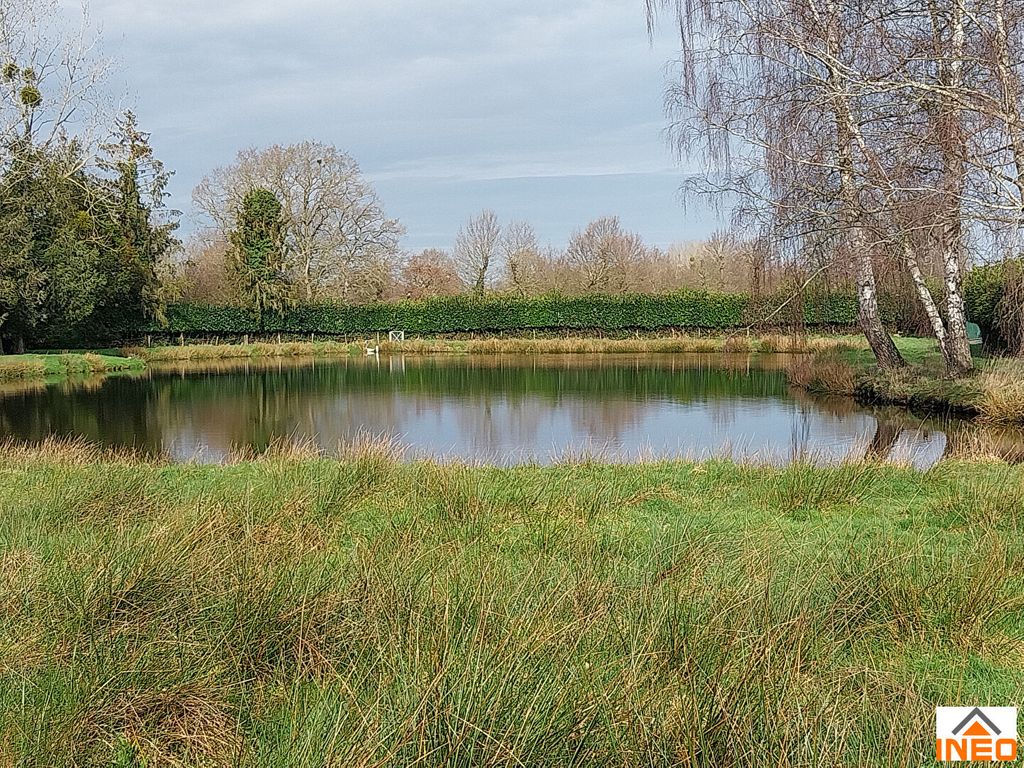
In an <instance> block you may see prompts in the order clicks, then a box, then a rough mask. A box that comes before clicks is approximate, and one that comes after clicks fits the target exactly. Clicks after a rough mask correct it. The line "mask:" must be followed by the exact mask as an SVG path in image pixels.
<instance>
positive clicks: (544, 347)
mask: <svg viewBox="0 0 1024 768" xmlns="http://www.w3.org/2000/svg"><path fill="white" fill-rule="evenodd" d="M863 346H864V341H863V339H861V338H859V337H857V336H787V335H782V334H770V335H761V336H745V335H737V336H683V335H676V336H654V337H651V336H638V337H636V338H625V339H602V338H587V337H565V338H544V337H541V338H526V337H524V338H493V339H409V340H407V341H404V342H389V341H379V340H377V339H367V340H364V341H355V342H335V341H322V342H304V341H293V342H282V343H277V344H275V343H257V344H186V345H182V346H166V347H131V348H128V349H126V350H125V353H126V354H129V355H132V356H133V357H139V358H141V359H143V360H147V361H151V362H167V361H178V360H213V359H232V358H245V357H254V358H255V357H299V356H330V355H360V354H364V353H365V350H366V348H367V347H370V348H376V347H379V349H380V352H381V354H408V355H416V354H574V353H580V354H586V353H623V354H627V353H632V354H635V353H647V352H650V353H666V352H824V351H835V350H855V349H859V348H861V347H863Z"/></svg>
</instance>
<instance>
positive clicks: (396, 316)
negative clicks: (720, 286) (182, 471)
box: [148, 291, 857, 336]
mask: <svg viewBox="0 0 1024 768" xmlns="http://www.w3.org/2000/svg"><path fill="white" fill-rule="evenodd" d="M781 301H782V300H781V299H780V301H779V302H778V303H775V304H774V305H773V303H772V300H770V299H767V300H762V301H760V302H756V303H755V302H753V301H752V300H751V298H750V296H748V295H746V294H734V293H708V292H703V291H682V292H678V293H671V294H662V295H619V296H605V295H597V296H541V297H536V298H519V297H512V296H503V295H499V296H486V297H483V298H477V297H472V296H453V297H444V298H433V299H427V300H424V301H400V302H394V303H387V304H369V305H365V306H346V305H341V304H311V305H303V306H297V307H295V308H293V309H292V310H291V311H289V312H288V313H286V314H285V315H284V316H283V317H278V316H268V317H265V318H264V322H263V323H262V327H261V325H260V323H258V322H257V319H256V318H255V317H254V316H253V314H252V313H251V312H250V311H248V310H246V309H244V308H240V307H225V306H220V307H218V306H204V305H196V304H173V305H171V306H169V307H168V308H167V313H166V314H167V320H168V323H167V325H166V326H165V327H160V328H157V327H154V328H150V329H148V330H149V331H151V332H154V333H172V334H179V333H181V334H185V335H218V334H220V335H238V334H246V333H253V334H258V333H279V332H280V333H295V334H308V333H317V334H323V335H331V336H342V335H350V334H358V333H368V332H386V331H390V330H403V331H406V332H407V333H410V334H414V335H434V334H447V333H467V332H484V333H486V332H502V331H518V330H540V329H594V330H600V331H620V330H633V329H636V330H657V329H659V328H692V329H694V330H722V329H727V328H742V327H744V326H747V325H750V324H752V323H755V322H757V321H758V320H759V319H760V318H762V317H764V316H765V315H766V314H768V312H770V311H771V308H772V307H773V306H778V304H779V303H781ZM793 309H794V310H796V312H799V311H800V304H799V302H796V303H794V304H793ZM787 310H789V308H787ZM793 314H794V312H793V311H785V310H784V311H783V312H782V313H780V314H779V315H778V316H776V317H775V318H774V319H773V321H772V324H774V325H786V324H788V323H791V322H792V319H793ZM803 321H804V323H806V324H807V325H809V326H836V327H840V326H852V325H856V323H857V300H856V297H854V296H851V295H846V294H827V295H819V296H812V297H808V298H805V300H804V303H803Z"/></svg>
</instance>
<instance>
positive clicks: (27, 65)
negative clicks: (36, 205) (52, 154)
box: [0, 0, 117, 173]
mask: <svg viewBox="0 0 1024 768" xmlns="http://www.w3.org/2000/svg"><path fill="white" fill-rule="evenodd" d="M100 42H101V41H100V35H99V33H98V32H97V31H96V29H95V28H94V27H93V26H92V25H91V23H90V21H89V16H88V13H87V12H86V9H85V7H84V6H83V7H82V10H81V13H80V18H79V19H78V21H77V24H76V23H75V22H74V21H73V20H72V19H71V18H70V17H69V15H68V9H67V7H66V6H65V4H64V3H61V2H59V0H4V2H2V3H0V159H3V160H4V162H6V161H8V160H9V153H10V152H11V151H12V150H13V148H15V147H17V146H31V147H34V148H36V149H45V148H46V147H48V146H49V145H50V144H51V143H53V142H54V141H56V140H64V139H66V138H67V137H68V136H70V135H74V136H75V139H76V141H77V142H78V144H79V146H81V147H82V149H83V152H82V153H81V155H82V157H83V159H84V160H86V161H87V160H89V159H90V158H91V153H92V151H93V150H94V148H95V147H96V146H97V144H98V142H99V141H100V140H101V139H102V138H103V136H104V135H105V133H106V132H107V131H108V130H109V127H110V124H111V121H112V118H113V116H114V114H115V113H116V111H117V110H116V109H115V108H114V105H113V102H112V100H111V98H110V97H109V94H108V93H107V91H106V89H105V87H104V86H105V84H106V82H107V80H108V77H109V74H110V71H111V60H110V59H109V58H107V57H106V56H104V55H103V54H102V52H101V50H100ZM77 170H80V168H72V169H69V173H73V172H74V171H77Z"/></svg>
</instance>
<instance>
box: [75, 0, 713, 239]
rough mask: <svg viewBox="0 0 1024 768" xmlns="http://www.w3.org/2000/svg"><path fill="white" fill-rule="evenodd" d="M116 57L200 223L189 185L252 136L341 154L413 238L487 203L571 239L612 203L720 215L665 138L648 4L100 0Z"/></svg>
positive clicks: (442, 233)
mask: <svg viewBox="0 0 1024 768" xmlns="http://www.w3.org/2000/svg"><path fill="white" fill-rule="evenodd" d="M91 13H92V17H93V20H94V21H95V22H96V23H97V24H98V25H100V26H101V27H102V30H103V36H104V47H105V50H106V51H107V52H108V53H109V54H111V55H113V56H115V57H116V58H117V60H118V63H119V65H120V69H121V74H120V75H119V77H120V78H121V79H122V80H123V82H121V83H119V85H121V86H123V87H125V88H126V89H127V92H128V94H129V100H130V102H131V103H134V104H135V106H136V111H137V112H138V114H139V116H140V119H141V121H142V125H143V127H144V128H145V129H146V130H149V131H151V132H152V133H153V143H154V145H155V147H156V149H157V151H158V153H159V156H160V157H161V159H163V160H164V161H165V163H167V165H168V167H170V168H172V169H174V170H175V171H176V176H175V178H174V181H173V182H172V186H171V191H172V193H173V205H174V206H175V207H177V208H180V209H182V210H183V211H185V213H186V222H185V228H186V229H191V228H192V227H193V226H194V224H193V223H192V222H191V218H192V215H193V214H192V207H191V190H192V188H193V187H194V186H195V184H196V183H197V182H198V181H199V179H201V178H202V176H203V175H204V174H205V173H206V172H207V171H208V170H209V169H211V168H214V167H216V166H219V165H224V164H227V163H229V162H230V161H231V160H232V158H233V157H234V155H235V153H236V152H237V151H238V150H239V149H241V148H243V147H247V146H266V145H268V144H272V143H287V142H294V141H301V140H303V139H316V140H320V141H324V142H329V143H333V144H335V145H336V146H338V147H339V148H341V149H343V150H345V151H347V152H349V153H350V154H351V155H353V156H354V157H355V158H356V160H357V161H358V162H359V163H360V165H361V167H362V168H363V171H364V172H365V173H366V175H367V176H368V177H369V178H370V179H371V180H372V181H373V182H374V184H375V185H376V187H377V190H378V192H379V193H380V196H381V198H382V199H383V201H384V204H385V208H386V210H387V212H388V214H389V215H392V216H396V217H398V218H399V219H401V220H402V222H403V223H404V224H405V226H406V227H407V229H408V235H407V237H406V238H405V240H404V245H405V246H406V247H407V248H410V249H412V248H422V247H428V246H438V247H448V246H450V244H451V241H452V239H453V238H454V235H455V232H456V230H457V229H458V227H459V226H460V225H461V223H462V222H463V221H465V219H466V218H468V217H469V216H470V215H471V214H473V213H475V212H477V211H479V210H481V209H483V208H493V209H494V210H496V211H497V212H498V214H499V215H500V216H501V217H502V218H503V219H506V220H507V219H510V218H522V219H527V220H529V221H531V222H532V223H533V224H534V225H535V227H536V229H537V231H538V234H539V235H540V237H541V239H542V240H544V241H547V242H552V243H556V244H559V243H563V242H564V241H565V240H566V239H567V238H568V236H569V234H570V233H571V232H572V231H573V230H574V229H576V228H578V227H581V226H582V225H584V224H586V222H587V221H588V220H590V219H592V218H595V217H597V216H601V215H605V214H617V215H620V216H621V217H622V219H623V221H624V223H625V224H626V225H627V226H628V227H630V228H631V229H635V230H637V231H639V232H640V233H641V234H642V235H643V236H644V237H645V238H646V239H647V240H648V241H649V242H651V243H655V244H659V245H668V244H670V243H673V242H678V241H684V240H691V239H695V238H699V237H702V236H704V235H706V234H707V233H708V232H709V231H710V230H712V229H714V228H716V227H718V226H720V225H721V222H720V221H719V220H718V219H717V218H716V217H715V216H714V215H713V214H710V213H708V212H707V210H706V208H704V207H703V206H699V205H689V206H687V208H686V210H684V208H683V206H682V205H681V202H680V198H679V194H678V189H679V185H680V183H681V180H682V169H681V168H680V167H679V166H678V165H677V164H676V163H675V162H674V161H673V158H672V154H671V152H670V151H669V149H668V147H667V144H666V142H665V138H664V128H665V118H664V117H663V114H662V92H663V86H664V80H665V65H666V62H667V61H668V60H669V59H670V58H671V56H672V54H673V40H672V36H671V34H669V33H668V32H666V33H665V34H663V35H661V36H660V37H659V39H657V40H655V41H654V44H653V45H652V44H651V43H650V41H649V40H648V37H647V32H646V27H645V22H644V15H643V3H642V1H641V0H559V1H558V2H552V0H388V1H387V2H374V1H373V0H359V1H357V0H173V1H168V0H92V2H91Z"/></svg>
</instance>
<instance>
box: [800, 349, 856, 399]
mask: <svg viewBox="0 0 1024 768" xmlns="http://www.w3.org/2000/svg"><path fill="white" fill-rule="evenodd" d="M786 376H787V378H788V379H789V383H790V384H792V385H793V386H795V387H800V388H801V389H806V390H807V391H808V392H815V393H818V394H830V395H852V394H854V391H855V389H856V386H857V370H856V369H855V368H854V367H853V366H852V365H851V364H850V363H848V362H846V361H845V360H842V359H840V358H838V357H834V356H830V355H818V356H813V355H801V356H800V357H799V358H797V359H796V360H793V361H792V362H791V363H789V365H787V366H786Z"/></svg>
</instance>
